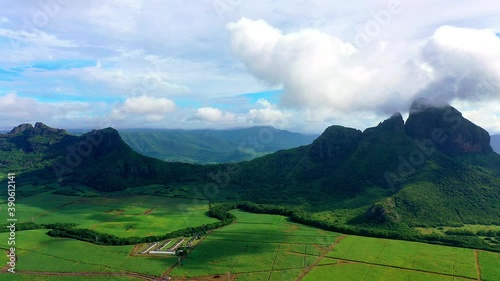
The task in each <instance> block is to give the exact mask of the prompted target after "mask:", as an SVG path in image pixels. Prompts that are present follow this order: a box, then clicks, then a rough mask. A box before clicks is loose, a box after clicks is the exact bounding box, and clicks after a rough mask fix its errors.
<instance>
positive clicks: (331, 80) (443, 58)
mask: <svg viewBox="0 0 500 281" xmlns="http://www.w3.org/2000/svg"><path fill="white" fill-rule="evenodd" d="M227 28H228V30H229V31H230V33H231V45H232V49H233V52H234V54H235V55H236V56H237V57H238V58H239V59H241V60H242V62H243V63H244V64H245V66H246V67H247V69H248V71H249V72H250V73H252V74H253V75H254V76H255V77H256V78H258V79H260V80H262V81H263V82H265V83H268V84H269V85H282V87H283V88H284V95H283V96H282V98H281V104H280V105H281V106H283V107H290V108H298V109H316V110H320V109H324V108H328V109H329V110H332V111H334V112H346V113H347V112H352V111H358V112H361V111H367V110H368V111H376V112H384V113H390V112H391V111H396V110H399V111H405V110H407V108H408V105H409V104H410V103H411V101H412V100H414V99H415V98H417V97H422V96H425V97H428V98H431V99H435V100H436V101H442V102H452V101H454V100H471V101H475V100H484V99H497V100H498V99H499V98H500V95H499V94H500V91H499V85H500V84H499V83H498V81H500V38H498V36H497V35H496V34H495V33H494V32H493V31H491V30H477V29H467V28H457V27H452V26H442V27H440V28H438V29H437V30H436V31H435V32H434V34H433V35H432V36H431V37H430V38H427V39H426V40H422V42H421V43H420V44H419V46H420V47H418V48H409V47H408V46H403V48H401V46H393V45H391V42H378V44H374V45H370V46H367V47H365V48H357V47H355V46H354V45H353V44H351V43H349V42H346V41H343V40H341V39H340V38H337V37H334V36H331V35H329V34H326V33H323V32H320V31H318V30H312V29H304V30H300V31H297V32H290V33H285V32H283V31H281V30H279V29H277V28H274V27H272V26H271V25H269V24H268V23H267V22H265V21H263V20H250V19H246V18H243V19H241V20H239V21H237V22H234V23H230V24H229V25H228V26H227ZM405 48H406V49H405Z"/></svg>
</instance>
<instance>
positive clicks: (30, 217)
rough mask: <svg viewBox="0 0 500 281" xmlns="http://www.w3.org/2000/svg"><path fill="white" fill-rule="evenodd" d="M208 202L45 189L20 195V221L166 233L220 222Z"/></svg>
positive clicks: (125, 232)
mask: <svg viewBox="0 0 500 281" xmlns="http://www.w3.org/2000/svg"><path fill="white" fill-rule="evenodd" d="M206 211H208V202H206V201H202V200H191V199H179V198H170V197H158V196H148V195H143V196H133V197H132V196H127V197H120V198H116V197H79V196H66V195H59V194H52V193H41V194H37V195H34V196H30V197H26V198H20V199H19V200H18V205H17V213H16V215H17V217H18V220H19V222H23V221H26V222H27V221H33V222H35V223H39V224H42V223H76V224H78V227H79V228H88V229H93V230H96V231H99V232H103V233H108V234H113V235H116V236H119V237H130V236H151V235H162V234H165V233H169V232H172V231H175V230H179V229H182V228H186V227H190V226H200V225H203V224H209V223H213V222H216V221H217V220H216V219H214V218H210V217H208V216H207V215H206V214H205V212H206Z"/></svg>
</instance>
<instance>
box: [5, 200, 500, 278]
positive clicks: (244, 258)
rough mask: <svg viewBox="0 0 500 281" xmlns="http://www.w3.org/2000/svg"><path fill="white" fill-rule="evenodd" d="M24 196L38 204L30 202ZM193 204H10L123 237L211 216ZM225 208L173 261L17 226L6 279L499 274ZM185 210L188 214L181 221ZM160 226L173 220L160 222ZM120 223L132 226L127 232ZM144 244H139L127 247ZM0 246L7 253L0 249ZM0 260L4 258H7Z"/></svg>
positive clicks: (455, 257)
mask: <svg viewBox="0 0 500 281" xmlns="http://www.w3.org/2000/svg"><path fill="white" fill-rule="evenodd" d="M36 196H38V197H36ZM49 197H50V198H52V199H51V200H50V201H49ZM28 199H29V200H35V199H36V200H41V201H42V202H38V204H35V202H34V201H29V200H28ZM194 203H197V202H194ZM194 203H193V201H191V200H186V199H184V200H177V199H172V198H163V197H154V196H137V197H124V198H104V197H102V198H96V197H92V198H84V197H73V196H63V195H49V194H39V195H35V196H32V197H29V198H24V199H23V200H22V203H20V204H19V205H18V206H17V208H18V210H19V211H18V217H19V218H22V219H23V220H27V218H28V216H33V217H34V220H35V222H38V223H42V222H43V223H49V222H52V223H53V222H75V223H78V224H79V225H80V227H87V228H93V229H95V230H99V231H103V232H106V233H112V234H116V235H120V236H127V235H131V234H130V233H129V231H133V232H135V233H136V234H135V235H138V236H141V235H151V233H153V234H161V233H163V232H169V231H173V230H177V229H178V228H182V227H186V226H194V225H201V224H203V221H204V220H207V219H208V220H209V222H211V221H213V219H211V218H208V217H206V216H205V210H206V208H207V207H206V206H205V205H204V204H200V203H197V204H194ZM50 206H52V207H50ZM89 210H93V212H94V213H92V211H89ZM149 210H150V211H149ZM231 213H232V214H234V215H235V216H236V218H237V220H236V222H235V223H233V224H231V225H228V226H225V227H222V228H219V229H217V230H214V231H212V232H210V233H209V234H208V235H207V236H206V237H204V238H203V239H202V240H201V241H197V242H199V243H198V244H197V245H196V246H195V248H194V249H193V250H192V251H191V252H190V253H189V254H188V255H187V256H186V257H185V258H184V259H183V260H182V263H181V265H176V262H177V257H171V256H168V257H151V256H142V255H133V256H132V255H131V252H132V250H133V249H134V246H100V245H94V244H91V243H86V242H82V241H77V240H72V239H67V238H53V237H50V236H47V235H46V232H47V230H29V231H18V232H17V235H16V248H17V254H18V258H19V259H18V261H17V265H16V271H18V273H20V274H17V275H15V278H14V279H12V278H11V279H9V280H47V281H52V280H117V281H121V280H136V279H135V278H136V277H134V276H119V275H109V276H103V275H88V276H85V275H84V274H89V273H93V274H118V273H138V274H145V275H148V276H160V275H162V274H164V273H167V274H168V275H170V276H173V277H175V278H193V277H194V278H196V277H207V276H208V277H209V278H214V277H217V276H219V278H221V279H220V280H224V279H225V278H226V279H227V278H234V279H233V280H237V281H245V280H252V281H255V280H264V281H270V280H272V281H281V280H283V281H288V280H298V279H299V277H300V278H302V279H301V280H306V281H315V280H336V281H344V280H345V281H350V280H370V281H371V280H381V281H382V280H387V281H394V280H395V281H398V280H402V281H403V280H404V281H433V280H445V281H447V280H450V281H452V280H454V281H464V280H483V281H498V280H500V254H498V253H492V252H485V251H476V250H472V249H464V248H456V247H447V246H439V245H431V244H425V243H417V242H408V241H398V240H389V239H378V238H368V237H359V236H352V235H341V234H338V233H334V232H328V231H323V230H320V229H317V228H313V227H308V226H304V225H300V224H297V223H293V222H291V221H290V220H289V219H288V218H287V217H283V216H278V215H265V214H253V213H248V212H243V211H239V210H233V211H231ZM183 214H186V216H188V218H187V219H184V218H183V217H182V216H183ZM71 218H73V219H71ZM166 222H171V223H170V225H165V226H162V223H166ZM120 223H123V224H124V225H126V224H132V225H133V227H132V228H130V229H128V230H126V229H123V228H121V227H120V226H121V225H122V224H120ZM190 223H192V224H190ZM148 224H151V225H148ZM176 227H177V228H176ZM156 228H160V230H155V229H156ZM155 231H156V232H155ZM162 231H163V232H162ZM7 237H8V233H6V232H4V233H0V241H1V240H3V241H7ZM195 244H196V243H195ZM146 246H147V245H146V244H141V245H137V246H136V247H135V250H134V251H135V252H138V251H140V247H146ZM1 248H2V249H3V250H5V249H6V246H5V245H3V246H2V247H1ZM476 259H477V261H478V262H479V264H478V265H479V269H480V272H478V267H477V265H476ZM1 260H2V261H3V262H5V261H6V257H5V255H4V257H3V258H2V259H1ZM23 272H25V273H27V272H33V273H37V272H44V274H45V273H48V272H52V273H54V274H59V273H60V274H69V273H75V274H77V275H76V276H67V275H60V276H52V275H40V274H38V275H37V274H23ZM479 275H480V276H481V279H479V278H478V277H479ZM226 276H227V277H226ZM2 277H3V276H2V275H0V280H3V279H2Z"/></svg>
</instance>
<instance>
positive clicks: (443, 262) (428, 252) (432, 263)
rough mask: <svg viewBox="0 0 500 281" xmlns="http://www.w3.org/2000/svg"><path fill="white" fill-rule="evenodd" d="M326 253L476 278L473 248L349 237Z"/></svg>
mask: <svg viewBox="0 0 500 281" xmlns="http://www.w3.org/2000/svg"><path fill="white" fill-rule="evenodd" d="M327 256H328V257H332V258H337V259H341V260H345V261H357V262H363V263H367V264H375V265H385V266H391V267H397V268H408V269H414V270H420V271H427V272H435V273H442V274H448V275H453V276H460V277H468V278H475V277H477V270H476V266H475V258H474V252H473V250H471V249H463V248H454V247H441V246H436V245H430V244H424V243H414V242H406V241H397V240H387V239H377V238H367V237H356V236H348V237H346V238H345V239H344V240H342V243H340V244H339V245H337V246H336V247H335V248H334V249H333V251H332V252H330V253H328V254H327Z"/></svg>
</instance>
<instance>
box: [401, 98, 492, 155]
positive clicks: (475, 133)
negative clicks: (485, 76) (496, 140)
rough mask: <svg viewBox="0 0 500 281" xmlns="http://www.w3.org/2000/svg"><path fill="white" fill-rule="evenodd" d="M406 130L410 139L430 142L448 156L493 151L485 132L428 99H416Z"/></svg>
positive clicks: (448, 108)
mask: <svg viewBox="0 0 500 281" xmlns="http://www.w3.org/2000/svg"><path fill="white" fill-rule="evenodd" d="M405 130H406V134H407V135H408V136H409V137H410V138H412V139H414V140H418V141H423V140H425V141H428V142H429V141H431V142H433V143H434V144H435V145H436V147H437V148H438V149H439V150H440V151H441V152H443V153H445V154H447V155H464V154H470V153H479V154H488V153H491V152H493V149H492V147H491V146H490V135H489V134H488V132H487V131H486V130H484V129H483V128H481V127H479V126H477V125H475V124H474V123H472V122H470V121H469V120H467V119H465V118H464V117H463V116H462V114H461V113H460V112H459V111H458V110H456V109H455V108H453V107H452V106H450V105H440V106H435V105H432V104H431V103H430V102H429V101H427V100H417V101H415V102H414V103H413V104H412V106H411V109H410V116H409V118H408V120H407V121H406V125H405Z"/></svg>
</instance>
